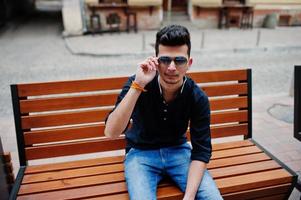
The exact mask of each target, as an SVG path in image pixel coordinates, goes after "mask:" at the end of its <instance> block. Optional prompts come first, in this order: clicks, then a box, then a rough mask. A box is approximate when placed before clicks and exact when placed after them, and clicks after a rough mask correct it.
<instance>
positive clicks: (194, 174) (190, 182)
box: [183, 160, 206, 200]
mask: <svg viewBox="0 0 301 200" xmlns="http://www.w3.org/2000/svg"><path fill="white" fill-rule="evenodd" d="M205 169H206V163H204V162H202V161H198V160H193V161H192V162H191V164H190V167H189V173H188V179H187V187H186V191H185V196H184V198H183V200H194V199H195V195H196V193H197V191H198V188H199V186H200V183H201V180H202V178H203V174H204V171H205Z"/></svg>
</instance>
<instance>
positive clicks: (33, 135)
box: [24, 123, 248, 146]
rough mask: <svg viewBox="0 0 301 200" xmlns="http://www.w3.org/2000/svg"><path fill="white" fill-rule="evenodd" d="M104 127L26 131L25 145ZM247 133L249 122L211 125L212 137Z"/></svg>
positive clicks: (88, 134)
mask: <svg viewBox="0 0 301 200" xmlns="http://www.w3.org/2000/svg"><path fill="white" fill-rule="evenodd" d="M104 128H105V125H104V124H103V123H101V124H93V125H81V126H76V127H69V128H52V129H45V130H39V131H27V132H25V133H24V141H25V145H27V146H30V145H33V144H40V143H51V142H61V141H66V140H78V139H87V138H97V137H103V136H104ZM247 134H248V124H232V125H222V126H211V137H212V138H218V137H227V136H234V135H247Z"/></svg>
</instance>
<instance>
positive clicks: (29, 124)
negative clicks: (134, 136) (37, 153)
mask: <svg viewBox="0 0 301 200" xmlns="http://www.w3.org/2000/svg"><path fill="white" fill-rule="evenodd" d="M111 110H112V109H106V110H92V111H77V112H66V113H60V114H43V115H32V116H23V117H22V118H21V121H22V122H21V123H22V128H23V129H30V128H42V127H50V126H63V125H73V124H83V123H95V122H103V121H104V120H105V118H106V117H107V115H108V114H109V112H110V111H111Z"/></svg>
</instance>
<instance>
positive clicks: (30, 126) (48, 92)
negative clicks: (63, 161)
mask: <svg viewBox="0 0 301 200" xmlns="http://www.w3.org/2000/svg"><path fill="white" fill-rule="evenodd" d="M188 75H189V76H190V77H191V78H192V79H194V80H195V82H197V83H199V84H200V85H201V87H202V89H203V90H204V91H205V92H206V94H207V95H208V96H209V99H210V107H211V110H212V114H211V132H212V138H219V137H227V136H234V135H243V136H244V137H245V138H248V137H251V133H252V128H251V127H252V123H251V118H252V116H251V114H252V112H251V108H252V106H251V70H250V69H242V70H229V71H211V72H192V73H189V74H188ZM126 80H127V77H115V78H101V79H90V80H76V81H62V82H45V83H31V84H17V85H11V92H12V100H13V108H14V117H15V126H16V133H17V142H18V151H19V159H20V165H22V166H24V165H27V161H29V160H35V159H44V158H51V157H58V156H69V155H78V154H85V153H95V152H102V151H111V150H117V149H123V148H124V147H125V139H124V135H122V136H120V137H119V138H118V139H115V140H111V139H108V138H106V137H105V136H104V133H103V131H104V120H105V118H106V116H107V114H108V113H109V112H110V111H111V110H112V108H113V105H114V104H115V101H116V98H117V95H118V94H119V92H120V89H121V88H122V86H123V85H124V83H125V82H126Z"/></svg>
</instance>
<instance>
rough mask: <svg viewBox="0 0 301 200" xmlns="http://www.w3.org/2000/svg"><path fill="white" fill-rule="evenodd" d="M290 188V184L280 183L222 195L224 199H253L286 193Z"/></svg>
mask: <svg viewBox="0 0 301 200" xmlns="http://www.w3.org/2000/svg"><path fill="white" fill-rule="evenodd" d="M290 188H291V184H282V185H276V186H269V187H265V188H259V189H253V190H248V191H242V192H236V193H230V194H225V195H223V198H224V200H241V199H253V198H256V197H260V196H266V195H275V194H282V193H288V192H289V191H290Z"/></svg>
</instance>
